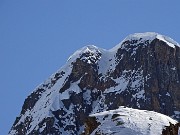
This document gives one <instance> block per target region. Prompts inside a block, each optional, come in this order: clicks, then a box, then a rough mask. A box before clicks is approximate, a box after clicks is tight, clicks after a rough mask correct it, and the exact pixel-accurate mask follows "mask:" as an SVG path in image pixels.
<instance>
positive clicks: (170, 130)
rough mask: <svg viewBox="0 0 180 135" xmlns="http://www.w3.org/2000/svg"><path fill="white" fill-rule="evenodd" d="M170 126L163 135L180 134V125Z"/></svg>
mask: <svg viewBox="0 0 180 135" xmlns="http://www.w3.org/2000/svg"><path fill="white" fill-rule="evenodd" d="M169 124H170V126H167V127H166V128H165V129H164V130H163V132H162V135H179V134H178V131H179V128H180V123H177V124H175V125H174V124H172V123H169Z"/></svg>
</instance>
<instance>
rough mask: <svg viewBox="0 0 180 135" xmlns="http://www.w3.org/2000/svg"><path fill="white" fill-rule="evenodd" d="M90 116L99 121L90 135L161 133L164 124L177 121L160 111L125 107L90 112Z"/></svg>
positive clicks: (155, 134)
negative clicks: (94, 112)
mask: <svg viewBox="0 0 180 135" xmlns="http://www.w3.org/2000/svg"><path fill="white" fill-rule="evenodd" d="M90 117H96V119H97V122H99V123H100V125H99V126H98V127H97V128H96V129H95V130H94V131H93V132H92V133H91V135H96V134H98V133H100V134H108V135H161V134H162V131H163V129H165V126H169V125H170V123H172V124H176V123H177V121H175V120H173V119H172V118H170V117H168V116H166V115H163V114H160V113H156V112H153V111H147V110H138V109H132V108H127V107H126V108H125V107H119V109H116V110H109V111H104V112H100V113H96V114H91V115H90Z"/></svg>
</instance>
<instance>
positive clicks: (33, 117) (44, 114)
mask: <svg viewBox="0 0 180 135" xmlns="http://www.w3.org/2000/svg"><path fill="white" fill-rule="evenodd" d="M179 97H180V46H179V44H177V43H175V42H174V41H173V40H171V39H169V38H167V37H166V36H162V35H159V34H156V33H144V34H134V35H130V36H128V37H127V38H126V39H124V40H123V41H122V42H121V43H120V44H119V45H117V46H116V47H115V48H113V49H111V50H104V49H101V48H98V47H95V46H86V47H84V48H82V49H80V50H78V51H77V52H75V53H74V54H73V55H72V56H71V57H70V58H69V60H68V61H67V63H66V64H65V66H64V67H62V68H61V69H60V70H59V71H58V72H57V73H55V74H53V75H52V76H51V77H50V78H49V79H48V80H47V81H46V82H44V83H43V84H41V85H40V86H38V87H37V88H36V89H35V90H34V91H33V92H32V94H31V95H29V96H28V97H27V98H26V100H25V102H24V105H23V107H22V111H21V113H20V116H18V117H17V119H16V121H15V122H14V124H13V126H12V129H11V130H10V132H9V134H11V135H14V134H17V135H18V134H21V135H25V134H26V135H28V134H29V135H31V134H81V133H83V132H84V123H85V121H86V120H87V118H88V116H89V114H91V113H97V112H102V111H106V110H114V109H117V108H119V106H127V107H132V108H136V109H145V110H150V111H156V112H159V113H162V114H165V115H168V116H171V117H173V118H174V119H176V120H178V121H179V120H180V98H179ZM96 125H97V124H96ZM93 128H94V127H93ZM93 128H89V129H88V132H89V133H90V132H91V131H92V129H93Z"/></svg>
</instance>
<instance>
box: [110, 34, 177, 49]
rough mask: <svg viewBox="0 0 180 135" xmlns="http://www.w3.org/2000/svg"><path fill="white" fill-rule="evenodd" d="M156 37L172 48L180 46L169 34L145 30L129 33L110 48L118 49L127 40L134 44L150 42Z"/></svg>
mask: <svg viewBox="0 0 180 135" xmlns="http://www.w3.org/2000/svg"><path fill="white" fill-rule="evenodd" d="M155 39H158V40H160V41H163V42H165V43H166V44H167V45H169V46H170V47H172V48H175V46H178V47H180V45H179V44H178V43H177V42H176V41H174V40H173V39H172V38H170V37H168V36H165V35H161V34H159V33H156V32H144V33H134V34H130V35H128V36H127V37H126V38H125V39H124V40H123V41H121V42H120V43H119V44H118V45H117V46H115V47H113V48H112V49H110V50H111V51H116V50H118V49H119V48H122V47H124V46H123V43H125V42H127V41H129V42H131V45H134V44H135V45H137V44H141V43H144V42H146V43H148V44H150V43H151V42H152V41H153V40H155ZM146 45H147V44H146Z"/></svg>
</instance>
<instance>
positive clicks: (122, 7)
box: [0, 0, 180, 135]
mask: <svg viewBox="0 0 180 135" xmlns="http://www.w3.org/2000/svg"><path fill="white" fill-rule="evenodd" d="M179 6H180V1H179V0H173V1H169V0H149V1H147V0H112V1H109V0H0V88H1V89H0V109H1V110H0V134H1V135H6V134H7V132H8V130H9V129H10V127H11V126H12V124H13V122H14V120H15V118H16V116H18V115H19V113H20V110H21V107H22V105H23V102H24V100H25V98H26V97H27V96H28V95H29V94H30V93H31V92H32V91H33V89H34V88H35V87H36V86H37V85H39V84H40V83H41V82H43V81H44V80H46V79H47V78H48V77H49V76H50V75H51V74H52V73H54V72H55V71H57V70H58V69H59V68H60V67H61V66H62V65H63V64H65V62H66V60H67V58H68V57H69V56H70V55H71V54H72V53H73V52H74V51H76V50H77V49H79V48H81V47H83V46H85V45H89V44H94V45H96V46H99V47H101V48H105V49H110V48H112V47H113V46H115V45H116V44H118V43H119V42H120V41H121V40H122V39H123V38H125V37H126V36H127V35H129V34H132V33H135V32H147V31H150V32H151V31H153V32H158V33H161V34H164V35H167V36H170V37H171V38H173V39H174V40H176V41H177V42H179V43H180V15H179V13H180V8H179Z"/></svg>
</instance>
